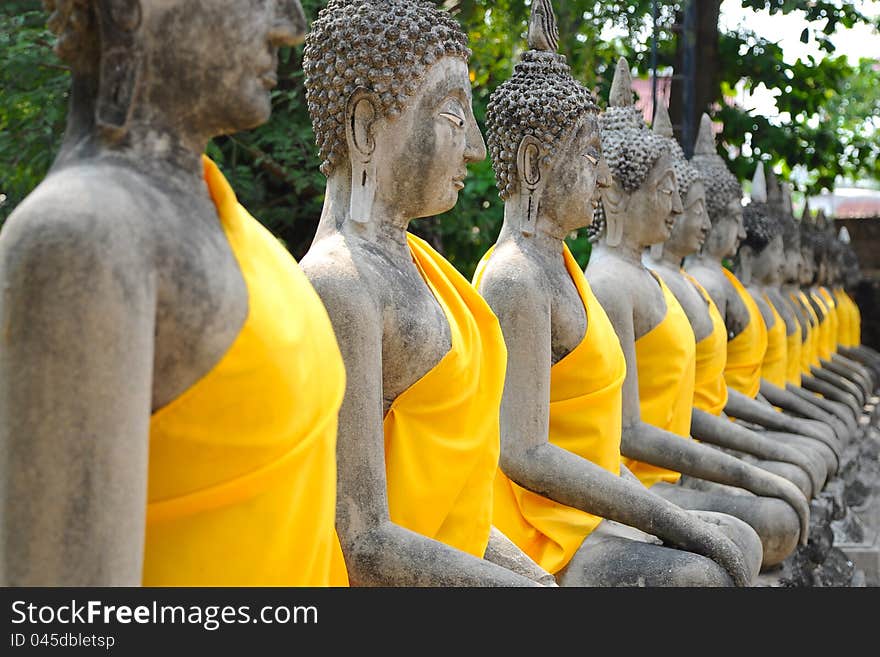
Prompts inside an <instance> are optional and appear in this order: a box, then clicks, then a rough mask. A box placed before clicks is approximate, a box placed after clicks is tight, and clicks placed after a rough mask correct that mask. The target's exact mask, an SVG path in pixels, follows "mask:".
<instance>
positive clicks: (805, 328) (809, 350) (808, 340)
mask: <svg viewBox="0 0 880 657" xmlns="http://www.w3.org/2000/svg"><path fill="white" fill-rule="evenodd" d="M789 297H790V298H791V302H792V303H793V304H794V305H795V306H798V307H803V308H804V312H806V313H807V314H808V315H809V316H810V319H811V320H812V321H813V322H816V323H818V321H819V319H818V317H816V313H815V311H813V309H812V308H811V307H810V304H809V302H808V301H807V299H806V297H805V296H804V293H803V292H801V291H800V290H798V291H797V292H792V293H791V294H790V295H789ZM798 322H799V323H800V325H801V335H800V345H801V347H800V373H801V376H804V375H809V374H811V372H810V365H812V363H813V351H814V349H815V337H814V335H813V333H814V329H813V326H814V325H813V324H811V323H810V321H807V322H806V324H804V323H801V322H800V320H798Z"/></svg>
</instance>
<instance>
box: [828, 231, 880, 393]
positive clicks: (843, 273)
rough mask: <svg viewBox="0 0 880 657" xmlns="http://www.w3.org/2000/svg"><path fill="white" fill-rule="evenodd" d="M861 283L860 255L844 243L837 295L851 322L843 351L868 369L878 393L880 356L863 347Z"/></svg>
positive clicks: (848, 323)
mask: <svg viewBox="0 0 880 657" xmlns="http://www.w3.org/2000/svg"><path fill="white" fill-rule="evenodd" d="M860 280H861V271H860V268H859V258H858V255H857V254H856V251H855V249H854V248H853V245H852V243H851V242H841V255H840V278H839V281H838V288H837V293H836V295H837V298H838V300H839V301H840V302H841V304H840V305H841V307H842V308H843V309H844V312H845V313H846V314H847V316H848V320H847V322H846V326H847V330H846V331H845V334H844V335H845V337H844V338H843V340H842V341H841V343H840V347H839V351H840V353H842V354H843V355H845V356H847V357H849V358H851V359H852V360H855V361H857V362H859V363H861V364H862V365H863V366H864V367H865V368H867V369H868V371H869V372H870V373H871V379H872V381H873V382H874V384H875V385H874V387H875V389H876V386H877V382H878V381H880V354H878V352H877V351H875V350H874V349H871V348H870V347H867V346H865V345H863V344H862V335H861V326H862V314H861V310H860V309H859V306H858V304H857V303H856V301H855V296H856V289H857V287H858V284H859V281H860Z"/></svg>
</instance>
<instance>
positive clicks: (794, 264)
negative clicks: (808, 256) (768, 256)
mask: <svg viewBox="0 0 880 657" xmlns="http://www.w3.org/2000/svg"><path fill="white" fill-rule="evenodd" d="M802 261H803V256H802V255H801V250H800V249H795V248H786V249H785V254H784V256H783V258H782V280H783V281H784V282H786V283H797V282H799V281H800V275H801V267H802V266H803V263H802Z"/></svg>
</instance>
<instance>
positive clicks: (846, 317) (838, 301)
mask: <svg viewBox="0 0 880 657" xmlns="http://www.w3.org/2000/svg"><path fill="white" fill-rule="evenodd" d="M831 293H832V295H833V296H834V305H835V306H836V307H837V322H838V324H837V340H838V343H839V344H840V346H842V347H853V346H855V345H853V344H852V342H851V340H852V328H851V326H850V324H851V323H852V312H851V308H850V306H849V299H848V297H846V295H845V293H844V292H843V290H841V289H840V288H837V289H834V290H832V291H831Z"/></svg>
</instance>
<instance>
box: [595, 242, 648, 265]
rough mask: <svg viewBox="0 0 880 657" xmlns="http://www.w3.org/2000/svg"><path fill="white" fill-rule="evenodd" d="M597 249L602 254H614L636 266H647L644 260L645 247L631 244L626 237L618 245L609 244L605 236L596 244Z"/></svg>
mask: <svg viewBox="0 0 880 657" xmlns="http://www.w3.org/2000/svg"><path fill="white" fill-rule="evenodd" d="M596 250H597V251H598V252H599V253H601V254H607V255H613V256H615V257H616V258H619V259H620V260H623V261H625V262H628V263H630V264H631V265H634V266H636V267H640V268H643V267H644V266H645V265H644V263H643V262H642V253H644V252H645V247H644V246H642V245H635V244H631V243H629V242H628V241H627V240H626V239H625V238H624V239H623V240H622V241H621V243H620V244H618V245H617V246H608V243H607V242H606V241H605V239H604V238H603V239H601V240H599V243H598V244H597V245H596Z"/></svg>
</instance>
